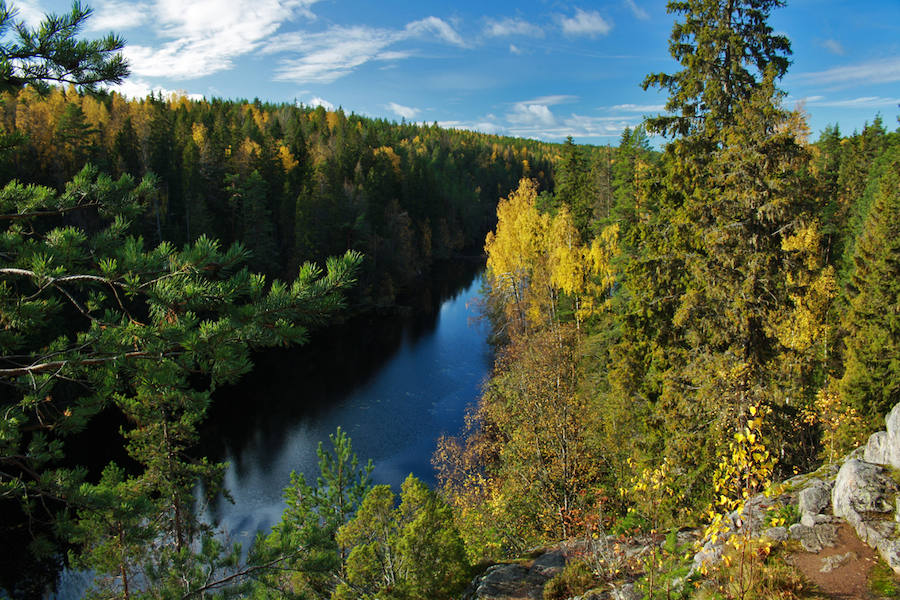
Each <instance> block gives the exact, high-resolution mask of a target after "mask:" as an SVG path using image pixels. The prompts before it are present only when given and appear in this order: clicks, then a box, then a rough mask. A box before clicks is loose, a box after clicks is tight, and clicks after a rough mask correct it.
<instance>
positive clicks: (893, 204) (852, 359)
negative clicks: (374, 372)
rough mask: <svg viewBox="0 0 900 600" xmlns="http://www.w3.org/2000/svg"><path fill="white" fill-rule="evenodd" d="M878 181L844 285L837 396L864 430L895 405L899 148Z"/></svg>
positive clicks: (899, 366) (899, 347)
mask: <svg viewBox="0 0 900 600" xmlns="http://www.w3.org/2000/svg"><path fill="white" fill-rule="evenodd" d="M889 156H890V161H889V164H890V168H888V169H887V170H886V171H885V173H884V175H883V176H882V177H880V178H879V180H878V193H877V195H876V196H875V201H874V204H873V205H872V208H871V209H870V211H869V215H868V217H867V219H866V222H865V227H864V228H863V231H862V233H861V235H860V237H859V239H858V241H857V243H856V250H855V254H854V266H855V269H854V272H853V276H852V279H851V282H850V293H851V300H850V310H849V314H848V319H847V330H848V336H847V338H846V347H847V349H846V354H845V371H844V377H843V379H842V380H841V385H840V393H841V397H842V400H844V401H846V402H847V403H848V404H849V405H850V406H852V407H853V408H854V409H856V411H858V412H859V413H860V415H861V416H862V417H863V418H864V419H865V421H866V425H867V428H868V429H869V430H870V431H875V430H877V429H880V426H881V419H882V418H883V417H884V415H885V414H886V413H887V412H888V411H889V410H890V409H891V408H892V407H893V406H894V404H896V403H897V402H900V358H898V357H900V321H898V319H900V316H898V314H897V311H896V307H897V306H898V304H900V283H898V282H900V270H898V265H897V255H898V253H900V245H898V244H900V229H898V227H900V225H898V219H900V175H898V172H900V146H897V147H895V148H894V149H893V150H892V152H891V153H890V155H889Z"/></svg>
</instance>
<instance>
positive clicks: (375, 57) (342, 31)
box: [262, 17, 466, 83]
mask: <svg viewBox="0 0 900 600" xmlns="http://www.w3.org/2000/svg"><path fill="white" fill-rule="evenodd" d="M422 37H429V38H434V37H437V39H439V40H442V41H444V42H446V43H448V44H451V45H454V46H459V47H465V45H466V44H465V42H464V40H463V39H462V37H460V35H459V34H458V33H457V32H456V31H455V30H454V29H453V28H452V27H451V26H450V25H449V24H448V23H446V22H445V21H443V20H441V19H439V18H437V17H428V18H426V19H421V20H419V21H414V22H412V23H409V24H408V25H407V26H406V27H405V28H404V29H402V30H391V29H378V28H374V27H366V26H354V27H341V26H333V27H331V28H329V29H327V30H326V31H323V32H318V33H312V34H307V33H304V32H301V31H296V32H292V33H286V34H282V35H279V36H275V37H274V38H272V39H271V40H270V41H269V42H268V43H267V44H266V45H265V47H264V48H263V50H262V51H263V52H264V53H268V54H277V53H293V54H298V55H299V56H297V57H288V58H283V59H282V60H281V61H280V63H279V65H278V67H277V68H276V69H275V79H276V80H279V81H295V82H314V83H331V82H333V81H335V80H337V79H339V78H341V77H344V76H345V75H348V74H349V73H351V72H353V71H354V70H355V69H357V68H358V67H360V66H362V65H364V64H366V63H368V62H372V61H397V60H402V59H405V58H409V57H410V56H412V53H411V52H410V51H407V50H390V49H389V48H390V47H391V46H393V45H395V44H398V43H400V42H403V41H407V40H410V39H414V38H422Z"/></svg>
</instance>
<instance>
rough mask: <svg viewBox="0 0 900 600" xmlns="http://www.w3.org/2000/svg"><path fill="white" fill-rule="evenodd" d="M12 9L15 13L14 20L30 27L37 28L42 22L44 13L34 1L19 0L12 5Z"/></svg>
mask: <svg viewBox="0 0 900 600" xmlns="http://www.w3.org/2000/svg"><path fill="white" fill-rule="evenodd" d="M7 8H9V4H7ZM13 9H14V10H15V11H16V20H17V21H24V22H25V24H26V25H28V26H30V27H36V26H38V25H39V24H40V23H41V21H43V20H44V13H45V12H46V11H44V10H43V9H42V8H41V5H40V3H38V2H37V1H36V0H20V1H19V2H16V3H15V4H13Z"/></svg>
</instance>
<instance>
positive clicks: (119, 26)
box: [87, 0, 153, 32]
mask: <svg viewBox="0 0 900 600" xmlns="http://www.w3.org/2000/svg"><path fill="white" fill-rule="evenodd" d="M152 10H153V7H152V6H150V5H149V4H147V3H144V2H121V1H120V0H106V1H105V2H95V3H94V14H93V15H92V16H91V18H90V19H88V22H87V29H88V31H103V32H106V31H115V32H118V31H122V30H124V29H131V28H132V27H136V26H138V25H142V24H144V23H145V22H147V21H148V20H149V18H150V14H151V11H152Z"/></svg>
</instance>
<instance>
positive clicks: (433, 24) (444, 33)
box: [406, 17, 466, 47]
mask: <svg viewBox="0 0 900 600" xmlns="http://www.w3.org/2000/svg"><path fill="white" fill-rule="evenodd" d="M406 31H407V33H409V34H410V35H412V36H423V35H426V34H433V35H436V36H438V37H439V38H440V39H442V40H444V41H445V42H447V43H448V44H453V45H455V46H462V47H465V45H466V43H465V42H464V41H463V39H462V37H461V36H460V35H459V34H458V33H456V30H455V29H453V27H451V26H450V24H449V23H447V22H446V21H444V20H443V19H439V18H437V17H426V18H424V19H421V20H419V21H413V22H412V23H409V24H408V25H407V26H406Z"/></svg>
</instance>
